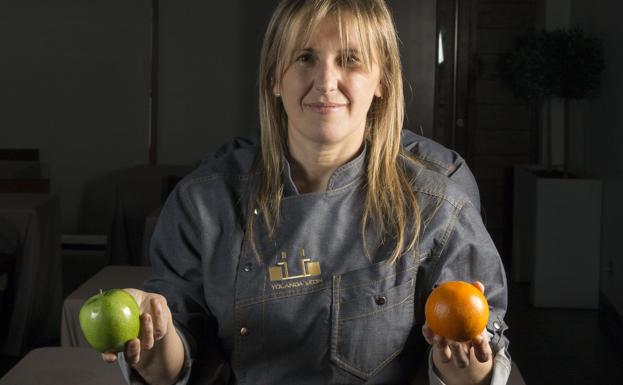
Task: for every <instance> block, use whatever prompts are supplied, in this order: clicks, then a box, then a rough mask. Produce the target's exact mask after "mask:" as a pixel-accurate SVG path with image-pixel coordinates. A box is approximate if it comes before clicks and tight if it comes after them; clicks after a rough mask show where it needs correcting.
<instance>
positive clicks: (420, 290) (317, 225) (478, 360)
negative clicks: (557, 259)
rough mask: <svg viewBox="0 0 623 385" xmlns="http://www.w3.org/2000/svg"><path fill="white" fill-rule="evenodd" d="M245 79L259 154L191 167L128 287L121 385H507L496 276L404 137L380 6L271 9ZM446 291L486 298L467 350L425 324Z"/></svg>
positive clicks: (429, 156)
mask: <svg viewBox="0 0 623 385" xmlns="http://www.w3.org/2000/svg"><path fill="white" fill-rule="evenodd" d="M259 83H260V84H259V88H260V117H261V141H260V145H259V146H257V145H255V144H253V143H247V142H237V143H236V144H235V145H234V146H231V147H230V148H226V149H224V150H222V151H220V152H219V153H218V154H217V155H215V156H213V157H211V158H208V159H206V160H205V161H204V162H203V164H202V165H201V166H200V167H199V168H198V169H197V170H195V171H194V172H193V173H192V174H190V175H189V176H188V177H186V178H185V179H184V180H183V181H182V182H181V183H180V184H179V185H178V186H177V188H176V189H175V191H174V192H173V193H172V194H171V196H170V197H169V199H168V201H167V203H166V205H165V207H164V208H163V210H162V214H161V218H160V220H159V223H158V225H157V228H156V230H155V233H154V236H153V240H152V244H151V257H152V267H153V277H152V278H151V279H150V280H149V281H148V282H146V284H145V287H144V289H145V291H141V290H137V289H127V290H128V291H129V292H130V293H132V294H133V295H134V297H135V298H136V299H137V302H138V303H139V304H140V307H141V311H142V314H143V315H142V318H141V322H142V324H141V335H140V339H136V340H133V341H131V342H129V343H128V344H127V346H126V350H125V352H124V353H122V354H120V355H119V358H120V362H121V366H122V369H123V370H124V373H125V375H126V378H128V380H130V378H134V379H139V378H141V377H142V379H144V380H145V382H147V383H150V384H171V383H179V384H184V383H188V384H191V383H192V384H212V383H232V384H245V383H248V384H277V383H281V384H330V383H331V384H332V383H335V384H338V383H339V384H360V383H369V384H381V383H382V384H406V383H410V382H411V381H413V379H414V378H415V377H416V376H418V375H421V374H422V373H426V370H427V369H426V362H427V360H428V372H427V373H428V376H429V378H430V381H431V383H434V384H441V383H442V382H441V381H443V383H445V384H466V383H474V384H479V383H482V384H485V383H487V384H488V383H494V384H503V383H506V378H507V377H508V366H509V365H508V362H509V360H508V357H507V355H506V353H505V347H506V343H507V341H506V339H505V338H504V337H503V336H502V331H503V330H504V329H505V326H504V323H503V320H502V318H503V315H504V312H505V308H506V285H505V279H504V271H503V267H502V264H501V262H500V258H499V256H498V253H497V251H496V249H495V247H494V245H493V243H492V241H491V239H490V237H489V236H488V234H487V232H486V230H485V228H484V226H483V224H482V221H481V219H480V216H479V213H478V210H477V205H478V196H477V190H476V188H475V184H474V182H473V177H472V176H471V173H470V172H469V170H468V169H467V167H466V166H465V165H464V164H463V163H462V160H461V159H460V158H457V157H456V156H455V154H453V153H452V152H450V151H448V150H446V149H444V148H442V147H441V146H439V145H437V144H434V143H432V142H430V141H426V140H424V139H423V138H420V137H417V136H414V135H412V134H411V135H409V134H403V135H402V138H401V127H402V123H403V113H404V111H403V105H404V102H403V95H402V74H401V68H400V60H399V52H398V46H397V39H396V35H395V29H394V26H393V23H392V20H391V16H390V13H389V12H388V9H387V7H386V5H385V3H384V1H383V0H360V1H354V0H353V1H340V0H284V1H282V2H281V3H280V4H279V6H278V7H277V9H276V10H275V12H274V14H273V17H272V20H271V22H270V24H269V26H268V30H267V33H266V37H265V40H264V45H263V49H262V55H261V63H260V82H259ZM448 280H464V281H474V282H476V281H477V283H475V284H476V285H477V286H478V287H479V288H480V289H481V290H483V286H482V284H481V283H480V282H482V283H484V285H485V286H486V289H485V294H486V296H487V298H488V301H489V304H490V306H491V316H490V321H489V324H488V327H487V329H485V330H483V332H482V334H481V335H480V336H478V337H476V338H475V339H474V340H473V341H469V342H466V343H458V342H455V341H446V340H445V339H443V338H441V337H439V336H436V335H434V334H433V333H432V332H431V331H430V329H428V327H427V326H426V324H425V322H424V319H423V318H424V317H423V306H424V302H425V300H426V298H427V296H428V294H429V293H430V291H431V290H432V288H433V287H434V286H435V285H436V284H438V283H441V282H444V281H448ZM425 341H426V342H428V344H430V345H431V346H432V348H431V349H428V346H429V345H428V344H427V343H426V342H425ZM427 352H429V353H427ZM427 354H428V355H427ZM103 357H104V359H105V360H107V361H109V362H112V361H114V360H115V359H116V358H117V357H116V356H115V355H113V354H104V356H103ZM494 362H495V364H494Z"/></svg>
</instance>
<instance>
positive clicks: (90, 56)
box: [0, 0, 435, 233]
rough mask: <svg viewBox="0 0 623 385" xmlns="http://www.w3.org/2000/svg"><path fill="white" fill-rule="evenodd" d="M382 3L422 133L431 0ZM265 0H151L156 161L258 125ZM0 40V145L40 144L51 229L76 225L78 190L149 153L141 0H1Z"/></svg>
mask: <svg viewBox="0 0 623 385" xmlns="http://www.w3.org/2000/svg"><path fill="white" fill-rule="evenodd" d="M389 3H390V5H391V6H392V7H393V8H394V9H395V11H396V12H395V13H396V16H397V24H398V30H399V34H400V36H401V38H402V41H403V44H404V45H403V57H404V67H405V73H406V76H407V82H408V83H410V84H411V85H414V87H415V91H414V97H415V100H417V104H416V105H414V102H413V97H410V96H409V91H407V98H410V99H411V104H410V105H409V109H408V111H407V115H408V116H409V120H408V122H407V123H406V125H407V127H409V128H411V129H412V130H414V131H416V130H418V128H417V127H419V125H420V124H421V125H422V126H423V129H424V131H425V133H427V134H428V135H430V134H431V132H432V103H433V100H432V97H433V84H432V83H433V79H434V65H435V55H434V52H435V51H434V50H435V41H434V36H435V32H434V31H435V22H434V10H435V7H434V4H435V0H418V1H417V2H415V3H414V2H411V1H407V0H392V1H390V2H389ZM276 4H277V0H270V1H262V2H259V1H249V0H235V1H226V2H225V1H222V2H206V1H200V0H177V1H174V2H173V1H161V2H160V23H159V39H160V41H159V75H158V80H159V98H160V99H159V104H158V146H157V150H158V163H159V164H174V165H177V164H194V163H197V162H198V161H200V160H201V158H203V157H204V156H205V154H207V153H209V152H211V151H213V150H215V149H217V148H218V147H220V145H221V144H222V143H223V142H225V141H227V140H229V139H230V138H232V137H234V136H236V135H248V134H249V133H251V132H252V131H254V130H256V129H258V118H257V115H258V113H257V66H258V59H259V50H260V45H261V41H262V37H263V32H264V30H265V28H266V24H267V21H268V18H269V16H270V13H271V11H272V9H273V7H274V6H275V5H276ZM412 18H416V19H417V21H418V22H417V23H414V22H413V19H412ZM422 37H424V40H425V41H422ZM428 37H432V39H431V40H430V41H429V40H428ZM0 47H2V55H3V59H2V60H0V148H20V147H22V148H23V147H29V148H32V147H37V148H40V150H41V159H42V161H43V162H45V163H48V164H49V168H50V170H51V175H50V176H51V179H52V192H54V193H57V194H59V195H60V197H61V206H62V230H63V232H64V233H74V232H81V229H83V228H84V227H83V226H82V225H81V224H79V223H80V222H79V219H80V215H79V214H80V212H79V211H80V205H81V202H82V200H83V193H84V191H85V189H86V188H88V186H89V185H91V184H93V183H92V182H94V181H97V180H100V179H101V178H102V177H103V176H105V175H107V174H110V173H111V172H113V171H114V170H116V169H119V168H125V167H132V166H135V165H138V164H146V163H147V162H148V133H149V120H150V110H149V108H150V107H149V90H150V82H151V80H150V76H151V74H150V72H151V1H149V0H137V1H131V2H127V1H121V0H111V1H102V0H89V1H84V0H82V1H81V0H59V1H55V2H53V5H52V3H50V2H46V1H43V0H12V1H5V2H0ZM102 207H104V206H102Z"/></svg>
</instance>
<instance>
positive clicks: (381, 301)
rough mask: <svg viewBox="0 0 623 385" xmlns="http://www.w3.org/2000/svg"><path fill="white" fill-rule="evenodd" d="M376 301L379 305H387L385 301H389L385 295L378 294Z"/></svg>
mask: <svg viewBox="0 0 623 385" xmlns="http://www.w3.org/2000/svg"><path fill="white" fill-rule="evenodd" d="M374 302H376V304H377V305H379V306H381V305H385V302H387V298H385V297H383V296H378V297H376V299H375V300H374Z"/></svg>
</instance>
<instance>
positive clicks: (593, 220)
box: [513, 166, 601, 308]
mask: <svg viewBox="0 0 623 385" xmlns="http://www.w3.org/2000/svg"><path fill="white" fill-rule="evenodd" d="M538 169H539V168H538V167H535V166H515V183H516V184H515V202H514V204H515V205H514V206H515V207H514V209H515V211H514V215H515V219H514V229H513V278H514V279H516V280H518V281H522V282H525V281H530V283H531V299H532V304H533V305H535V306H543V307H566V308H597V307H598V295H599V258H600V233H601V181H599V180H596V179H577V178H568V179H556V178H541V177H538V176H536V175H535V174H534V173H533V171H536V170H538Z"/></svg>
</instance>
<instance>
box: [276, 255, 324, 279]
mask: <svg viewBox="0 0 623 385" xmlns="http://www.w3.org/2000/svg"><path fill="white" fill-rule="evenodd" d="M299 255H300V256H301V271H302V273H303V274H299V275H290V273H289V272H288V259H287V255H286V252H285V251H282V252H281V261H279V262H277V266H271V267H269V268H268V273H269V275H270V280H271V282H275V281H287V280H290V279H298V278H307V277H316V276H319V275H320V262H317V261H312V260H311V259H310V258H307V257H305V250H304V249H301V252H300V254H299Z"/></svg>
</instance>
